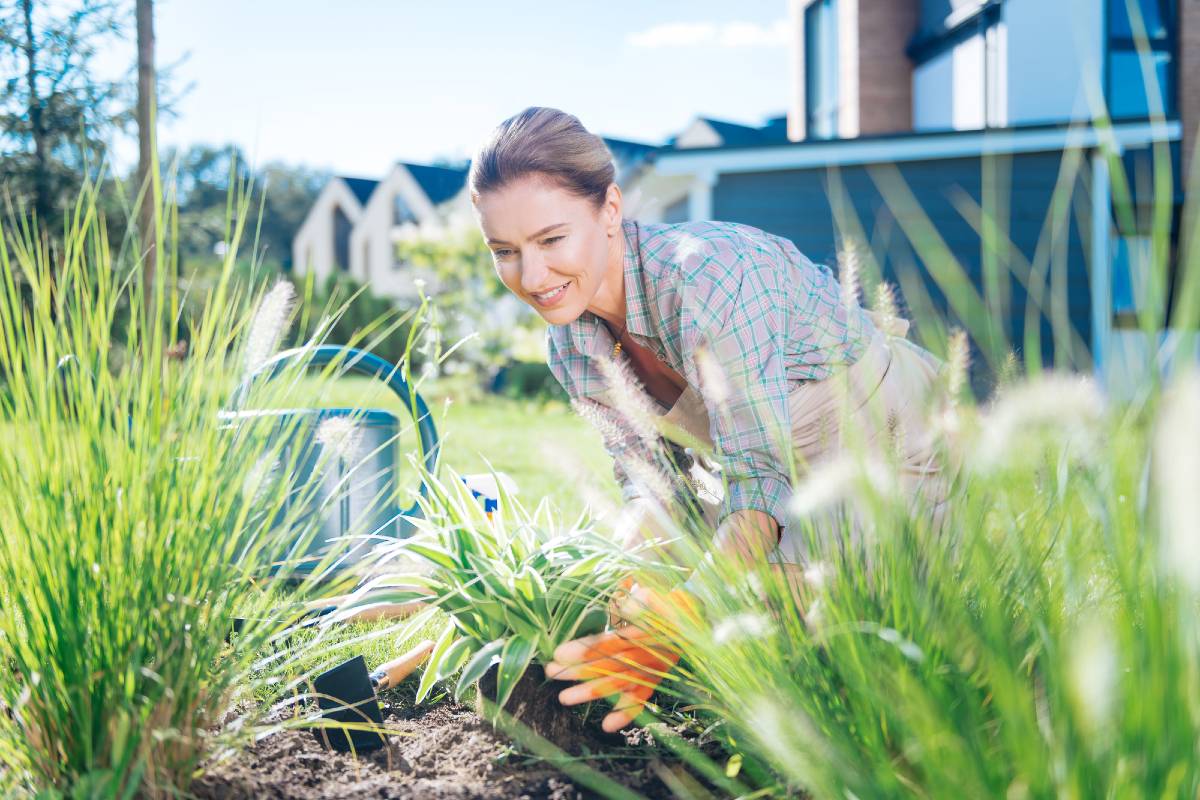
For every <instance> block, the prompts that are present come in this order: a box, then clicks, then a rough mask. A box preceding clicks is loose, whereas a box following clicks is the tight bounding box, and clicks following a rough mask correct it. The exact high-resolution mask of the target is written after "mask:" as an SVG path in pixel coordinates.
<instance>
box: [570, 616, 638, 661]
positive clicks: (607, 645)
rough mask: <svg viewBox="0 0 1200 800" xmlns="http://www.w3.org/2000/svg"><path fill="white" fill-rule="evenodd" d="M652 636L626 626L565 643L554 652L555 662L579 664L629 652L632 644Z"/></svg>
mask: <svg viewBox="0 0 1200 800" xmlns="http://www.w3.org/2000/svg"><path fill="white" fill-rule="evenodd" d="M649 636H650V632H649V631H644V630H641V629H640V628H634V627H632V626H628V625H627V626H625V627H623V628H618V629H617V630H615V631H606V632H604V633H594V634H592V635H591V636H584V637H583V638H581V639H575V640H573V641H570V642H564V643H562V644H560V645H559V646H558V648H557V649H556V650H555V651H554V660H555V661H556V662H558V663H559V664H578V663H581V662H584V661H591V660H594V659H597V658H601V657H603V656H607V655H612V654H613V653H619V652H621V651H623V650H627V649H628V648H629V647H630V646H631V644H632V643H634V642H639V641H642V640H644V639H646V638H648V637H649Z"/></svg>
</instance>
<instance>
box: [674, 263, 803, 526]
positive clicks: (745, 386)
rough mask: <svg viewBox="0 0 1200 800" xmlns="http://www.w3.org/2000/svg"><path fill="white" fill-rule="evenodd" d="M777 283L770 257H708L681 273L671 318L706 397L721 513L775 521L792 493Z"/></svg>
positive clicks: (782, 301) (692, 377) (784, 311)
mask: <svg viewBox="0 0 1200 800" xmlns="http://www.w3.org/2000/svg"><path fill="white" fill-rule="evenodd" d="M783 280H784V277H783V270H780V269H778V268H777V267H776V265H774V264H772V263H770V262H769V259H766V258H755V257H753V256H751V255H748V254H745V253H743V252H740V251H736V250H724V251H718V252H717V253H714V254H709V255H707V256H706V257H705V258H704V259H703V261H702V262H701V263H699V264H698V265H696V266H695V267H694V268H690V269H687V270H685V272H684V274H683V275H682V276H681V280H680V317H679V323H680V349H681V355H682V357H683V366H684V370H685V372H686V374H685V376H684V377H685V378H686V379H687V381H688V383H689V384H691V385H692V386H695V387H698V388H699V389H700V394H701V395H702V396H703V398H704V403H705V406H706V408H707V410H708V414H709V421H710V425H711V430H710V433H711V435H712V440H713V444H714V445H715V448H716V451H717V455H718V457H719V458H720V460H721V463H722V465H723V467H724V470H725V475H726V478H727V480H728V486H727V490H726V493H725V500H724V503H723V505H722V508H721V512H720V518H721V519H724V518H725V517H727V516H729V514H731V513H733V512H734V511H738V510H741V509H757V510H759V511H764V512H766V513H768V514H770V515H771V516H772V517H774V518H775V521H776V522H778V523H779V525H780V527H781V528H782V527H783V526H784V525H785V524H786V519H787V503H788V500H789V498H790V497H791V484H790V480H789V467H788V464H789V459H788V456H789V455H790V442H791V424H790V415H789V411H788V388H789V387H788V381H787V373H786V370H785V347H786V341H787V331H788V324H789V320H788V314H789V304H788V302H787V297H788V292H787V291H786V287H784V286H783V285H782V283H783ZM701 361H703V362H704V363H705V366H703V367H702V365H701ZM717 384H720V385H717Z"/></svg>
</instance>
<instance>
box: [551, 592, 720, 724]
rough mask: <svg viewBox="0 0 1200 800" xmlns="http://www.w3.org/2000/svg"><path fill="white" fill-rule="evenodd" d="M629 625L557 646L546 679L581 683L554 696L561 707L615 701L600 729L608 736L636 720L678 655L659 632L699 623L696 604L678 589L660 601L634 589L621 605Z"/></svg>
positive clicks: (653, 593)
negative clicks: (684, 623)
mask: <svg viewBox="0 0 1200 800" xmlns="http://www.w3.org/2000/svg"><path fill="white" fill-rule="evenodd" d="M620 613H621V616H622V617H623V618H624V619H625V620H627V621H628V622H629V623H632V624H626V625H623V626H621V627H619V628H617V629H615V630H612V631H606V632H605V633H597V634H594V635H592V636H585V637H583V638H581V639H575V640H574V641H571V642H565V643H564V644H561V645H559V647H558V649H556V650H555V651H554V661H552V662H551V663H549V664H547V665H546V677H548V678H555V679H558V680H576V681H582V682H581V683H579V684H578V685H576V686H571V687H568V688H566V689H563V690H562V691H561V692H559V695H558V700H559V702H560V703H562V704H563V705H565V706H573V705H578V704H579V703H588V702H591V701H592V700H599V699H601V698H604V697H610V696H614V695H615V696H616V702H615V703H614V705H613V710H612V711H611V712H609V713H608V714H607V715H606V716H605V717H604V720H603V722H602V723H601V727H602V728H603V729H604V730H605V731H606V732H608V733H613V732H614V731H619V730H620V729H621V728H624V727H625V726H627V725H629V723H631V722H633V721H634V720H635V719H637V716H638V714H640V713H641V711H642V708H643V706H645V705H646V701H648V700H649V699H650V695H652V694H654V690H655V688H656V687H657V686H658V684H659V682H661V681H662V679H663V678H665V677H666V676H667V673H668V672H670V671H671V668H672V667H674V666H675V663H676V662H677V661H679V653H678V651H677V650H675V648H673V647H672V646H670V645H669V644H667V643H666V641H665V638H664V635H663V634H664V632H665V631H666V630H669V629H670V628H671V627H672V626H673V625H676V624H678V622H679V621H681V620H682V619H683V616H682V615H688V616H690V617H692V618H694V619H698V616H699V614H698V607H697V604H696V601H695V598H694V597H692V595H691V594H690V593H688V592H687V591H685V590H683V589H673V590H672V591H670V592H668V593H666V594H665V595H663V594H660V593H658V592H655V591H653V590H651V589H647V588H645V587H639V588H636V589H634V590H633V591H632V592H630V593H629V595H628V596H627V597H626V598H625V599H624V600H623V601H622V602H621V604H620Z"/></svg>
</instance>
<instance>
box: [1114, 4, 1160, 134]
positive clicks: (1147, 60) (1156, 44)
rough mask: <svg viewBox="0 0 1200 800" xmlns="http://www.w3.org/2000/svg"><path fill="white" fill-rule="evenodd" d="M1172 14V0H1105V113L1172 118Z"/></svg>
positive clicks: (1119, 115)
mask: <svg viewBox="0 0 1200 800" xmlns="http://www.w3.org/2000/svg"><path fill="white" fill-rule="evenodd" d="M1175 15H1176V1H1175V0H1108V75H1107V79H1108V111H1109V114H1110V115H1111V116H1112V117H1113V119H1121V118H1126V117H1147V116H1150V115H1151V114H1164V115H1166V116H1172V115H1174V114H1175V32H1176V27H1177V25H1176V16H1175ZM1143 63H1144V64H1145V67H1146V70H1147V71H1149V73H1150V75H1149V76H1147V75H1146V74H1145V73H1144V72H1143Z"/></svg>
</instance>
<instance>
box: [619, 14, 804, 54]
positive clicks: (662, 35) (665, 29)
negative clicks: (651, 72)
mask: <svg viewBox="0 0 1200 800" xmlns="http://www.w3.org/2000/svg"><path fill="white" fill-rule="evenodd" d="M789 29H790V26H789V24H788V21H787V20H786V19H779V20H776V21H775V22H773V23H771V24H770V25H759V24H758V23H756V22H726V23H723V24H720V25H718V24H716V23H713V22H668V23H665V24H662V25H655V26H654V27H652V28H647V29H646V30H644V31H637V32H636V33H631V34H629V35H628V36H627V37H626V38H625V41H626V42H628V43H629V44H630V45H632V46H634V47H646V48H660V47H697V46H699V45H716V46H718V47H783V46H785V45H786V44H787V43H788V32H789Z"/></svg>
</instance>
